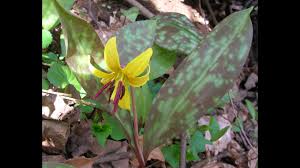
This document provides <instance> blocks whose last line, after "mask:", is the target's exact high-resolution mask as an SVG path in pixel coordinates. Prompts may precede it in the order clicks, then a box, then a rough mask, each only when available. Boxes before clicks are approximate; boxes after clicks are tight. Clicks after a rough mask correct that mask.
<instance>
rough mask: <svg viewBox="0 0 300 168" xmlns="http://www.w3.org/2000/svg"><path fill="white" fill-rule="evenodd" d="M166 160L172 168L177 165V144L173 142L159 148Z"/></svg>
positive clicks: (175, 167)
mask: <svg viewBox="0 0 300 168" xmlns="http://www.w3.org/2000/svg"><path fill="white" fill-rule="evenodd" d="M161 152H162V153H163V155H164V157H165V159H166V161H167V162H168V163H169V164H170V166H171V167H172V168H178V167H179V159H180V147H179V145H178V144H173V145H170V146H164V147H163V148H162V149H161Z"/></svg>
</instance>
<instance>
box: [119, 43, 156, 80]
mask: <svg viewBox="0 0 300 168" xmlns="http://www.w3.org/2000/svg"><path fill="white" fill-rule="evenodd" d="M152 53H153V51H152V48H148V49H147V50H146V51H144V52H143V53H141V54H140V55H139V56H137V57H135V58H134V59H133V60H132V61H130V62H129V63H128V64H127V65H126V67H125V68H124V69H123V72H124V73H125V74H126V75H127V77H136V76H138V75H140V74H142V73H143V72H144V71H145V69H146V68H147V66H148V65H149V61H150V58H151V56H152Z"/></svg>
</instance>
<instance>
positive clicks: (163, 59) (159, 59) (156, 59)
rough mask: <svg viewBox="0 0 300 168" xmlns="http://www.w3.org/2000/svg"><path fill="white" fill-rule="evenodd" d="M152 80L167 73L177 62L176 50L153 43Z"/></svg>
mask: <svg viewBox="0 0 300 168" xmlns="http://www.w3.org/2000/svg"><path fill="white" fill-rule="evenodd" d="M152 49H153V55H152V58H151V63H150V67H151V71H150V80H151V79H155V78H157V77H159V76H161V75H163V74H165V73H166V72H167V71H168V70H169V69H170V68H171V67H172V66H173V65H174V64H175V62H176V56H177V54H176V52H175V51H169V50H167V49H164V48H161V47H159V46H157V45H155V44H154V45H153V47H152Z"/></svg>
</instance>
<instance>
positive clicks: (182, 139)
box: [180, 131, 186, 168]
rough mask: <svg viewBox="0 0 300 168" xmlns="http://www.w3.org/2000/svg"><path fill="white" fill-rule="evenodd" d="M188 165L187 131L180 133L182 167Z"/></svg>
mask: <svg viewBox="0 0 300 168" xmlns="http://www.w3.org/2000/svg"><path fill="white" fill-rule="evenodd" d="M185 167H186V132H185V131H184V132H183V133H181V135H180V168H185Z"/></svg>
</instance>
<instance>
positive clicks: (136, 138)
mask: <svg viewBox="0 0 300 168" xmlns="http://www.w3.org/2000/svg"><path fill="white" fill-rule="evenodd" d="M130 92H131V100H132V102H131V109H132V112H133V127H134V131H133V135H134V145H135V148H136V149H135V150H136V152H135V153H136V157H137V159H138V161H139V164H140V165H139V167H145V160H144V155H143V153H142V150H141V148H140V145H139V128H138V116H137V113H136V111H135V99H134V92H133V87H131V88H130Z"/></svg>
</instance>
